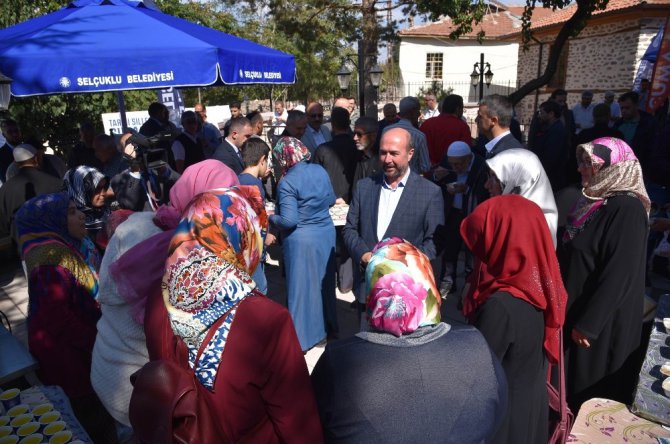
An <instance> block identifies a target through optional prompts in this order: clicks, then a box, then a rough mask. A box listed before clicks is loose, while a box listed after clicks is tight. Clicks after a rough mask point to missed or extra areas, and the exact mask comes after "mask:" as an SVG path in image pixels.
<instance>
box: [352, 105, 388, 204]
mask: <svg viewBox="0 0 670 444" xmlns="http://www.w3.org/2000/svg"><path fill="white" fill-rule="evenodd" d="M378 127H379V122H377V121H376V120H375V119H373V118H372V117H360V118H359V119H358V120H356V123H355V124H354V143H355V144H356V149H357V150H358V158H357V159H356V170H355V171H354V180H353V183H352V188H351V191H352V192H355V191H356V183H357V182H358V181H359V180H361V179H363V178H365V177H371V176H375V175H376V174H378V173H379V172H380V171H381V169H382V166H381V162H380V161H379V155H378V154H377V150H378V148H379V147H378V144H377V132H378V131H377V129H378Z"/></svg>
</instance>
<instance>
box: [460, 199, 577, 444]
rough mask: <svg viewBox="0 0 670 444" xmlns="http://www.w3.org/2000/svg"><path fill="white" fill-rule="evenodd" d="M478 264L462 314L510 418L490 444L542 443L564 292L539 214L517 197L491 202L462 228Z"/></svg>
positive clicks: (535, 206) (543, 222)
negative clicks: (494, 370) (500, 377)
mask: <svg viewBox="0 0 670 444" xmlns="http://www.w3.org/2000/svg"><path fill="white" fill-rule="evenodd" d="M461 235H462V236H463V239H464V241H465V244H466V245H467V247H468V248H469V249H470V251H472V253H473V254H474V255H475V256H476V257H477V259H478V260H479V261H478V262H479V264H480V265H479V268H478V269H476V270H475V279H474V282H473V284H474V289H473V291H472V292H471V293H470V295H469V296H468V297H467V298H466V300H465V302H464V308H463V313H464V314H465V316H466V317H467V318H468V319H469V320H470V322H472V323H473V324H474V325H475V326H477V328H479V330H480V331H481V332H482V334H483V335H484V337H485V338H486V340H487V342H488V343H489V346H490V347H491V349H492V350H493V352H494V353H495V354H496V355H497V356H498V358H500V361H501V362H502V366H503V368H504V369H505V373H506V375H507V385H508V394H509V398H508V408H507V418H506V419H505V421H504V423H503V425H502V427H501V428H500V430H499V431H498V433H497V435H496V437H495V439H494V442H500V443H528V444H530V443H542V444H544V443H546V442H547V439H548V436H547V433H548V423H547V419H548V415H549V412H548V401H547V388H546V376H547V371H546V370H547V367H546V363H547V360H549V362H551V363H556V362H557V361H558V356H559V352H560V337H559V334H560V331H561V330H560V329H561V326H562V325H563V321H564V318H565V305H566V301H567V293H566V291H565V288H564V287H563V283H562V280H561V273H560V271H559V268H558V260H557V259H556V254H555V253H554V245H553V242H552V237H551V233H550V232H549V228H548V227H547V223H546V220H545V218H544V215H543V214H542V210H541V209H540V207H538V206H537V205H536V204H534V203H533V202H531V201H530V200H528V199H526V198H524V197H521V196H517V195H503V196H498V197H494V198H491V199H489V200H487V201H486V202H484V203H483V204H481V205H479V206H478V207H477V208H476V209H475V210H474V211H473V212H472V214H471V215H470V216H468V217H467V218H466V219H465V220H464V221H463V223H462V224H461Z"/></svg>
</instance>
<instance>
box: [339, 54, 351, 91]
mask: <svg viewBox="0 0 670 444" xmlns="http://www.w3.org/2000/svg"><path fill="white" fill-rule="evenodd" d="M350 81H351V71H349V70H348V69H347V63H346V62H342V67H341V68H340V70H339V71H337V83H339V85H340V89H341V90H342V94H344V92H345V91H346V90H347V89H349V82H350Z"/></svg>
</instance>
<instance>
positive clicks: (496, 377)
mask: <svg viewBox="0 0 670 444" xmlns="http://www.w3.org/2000/svg"><path fill="white" fill-rule="evenodd" d="M365 281H366V286H367V293H368V299H367V311H368V322H369V324H370V327H371V329H370V330H371V331H369V332H364V333H359V334H357V335H356V336H355V337H352V338H349V339H345V340H342V341H336V342H333V343H330V344H328V345H327V346H326V350H325V352H324V353H323V355H322V356H321V358H320V359H319V362H317V364H316V367H315V368H314V372H313V373H312V383H313V385H314V389H315V392H316V396H317V403H318V405H319V413H320V415H321V422H322V423H323V428H324V434H325V438H326V442H329V443H366V444H367V443H419V442H421V443H440V444H444V443H458V444H461V443H482V442H488V440H489V439H490V438H491V437H492V436H493V434H494V433H495V431H496V429H497V427H498V426H499V425H500V421H501V419H502V417H503V415H504V413H505V407H506V404H507V402H506V397H505V394H506V388H505V385H506V384H505V375H504V373H503V371H502V368H501V367H500V363H499V362H498V360H497V359H496V358H495V357H494V356H493V353H492V352H491V350H490V349H489V347H488V346H487V345H486V341H485V340H484V338H483V337H482V335H481V334H480V333H479V332H478V331H477V330H476V329H475V328H473V327H471V326H466V325H449V324H445V323H444V322H440V302H441V298H440V293H439V292H438V290H437V287H436V285H435V279H434V278H433V271H432V268H431V266H430V261H429V260H428V258H427V257H426V255H425V254H423V253H422V252H421V251H419V250H418V249H417V248H416V247H415V246H413V245H412V244H410V243H409V242H407V241H404V240H402V239H400V238H397V237H394V238H390V239H385V240H383V241H382V242H380V243H379V244H378V245H377V246H376V247H375V248H374V250H373V254H372V258H371V259H370V262H369V264H368V266H367V269H366V279H365ZM543 444H546V443H543Z"/></svg>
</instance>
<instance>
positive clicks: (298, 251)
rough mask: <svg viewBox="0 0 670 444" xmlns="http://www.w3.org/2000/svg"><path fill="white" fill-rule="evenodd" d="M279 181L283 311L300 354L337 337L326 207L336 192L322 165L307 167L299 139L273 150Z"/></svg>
mask: <svg viewBox="0 0 670 444" xmlns="http://www.w3.org/2000/svg"><path fill="white" fill-rule="evenodd" d="M272 156H273V159H274V161H273V164H272V168H273V173H274V175H275V177H277V178H279V185H278V186H277V214H275V215H272V216H270V222H271V223H272V224H273V225H274V226H276V227H277V228H279V229H280V230H281V238H282V247H283V252H284V265H285V266H286V284H287V287H288V309H289V311H290V312H291V316H292V317H293V323H294V324H295V328H296V331H297V333H298V339H300V345H301V347H302V349H303V351H307V350H309V349H310V348H312V347H314V346H315V345H316V344H318V343H319V342H320V341H322V340H324V339H326V335H327V334H330V335H331V337H332V336H335V335H337V331H338V327H337V310H336V305H335V304H336V296H335V259H334V257H335V226H334V225H333V221H332V219H331V217H330V213H329V212H328V209H329V208H330V207H331V206H333V205H334V204H335V193H334V192H333V187H332V185H331V183H330V178H329V177H328V173H326V170H324V169H323V167H322V166H321V165H314V164H309V163H307V161H308V160H309V158H310V155H309V150H308V149H307V147H306V146H305V145H304V144H303V143H302V142H301V141H300V140H298V139H295V138H293V137H282V138H281V139H279V142H277V145H275V147H274V149H273V150H272Z"/></svg>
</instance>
